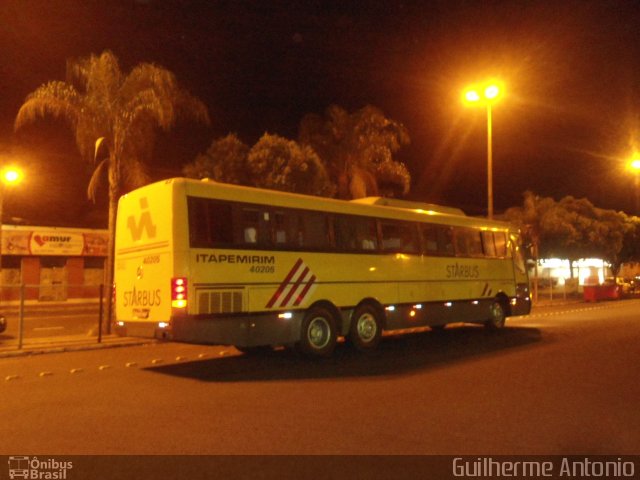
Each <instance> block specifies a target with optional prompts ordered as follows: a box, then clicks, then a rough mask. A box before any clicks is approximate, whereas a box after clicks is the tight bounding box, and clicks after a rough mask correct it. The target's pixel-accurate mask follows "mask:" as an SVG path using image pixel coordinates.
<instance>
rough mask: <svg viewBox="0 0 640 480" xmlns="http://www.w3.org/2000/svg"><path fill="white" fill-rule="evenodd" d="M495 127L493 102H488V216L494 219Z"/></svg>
mask: <svg viewBox="0 0 640 480" xmlns="http://www.w3.org/2000/svg"><path fill="white" fill-rule="evenodd" d="M492 131H493V125H492V122H491V102H487V216H488V217H489V219H490V220H491V219H493V142H492V136H493V132H492Z"/></svg>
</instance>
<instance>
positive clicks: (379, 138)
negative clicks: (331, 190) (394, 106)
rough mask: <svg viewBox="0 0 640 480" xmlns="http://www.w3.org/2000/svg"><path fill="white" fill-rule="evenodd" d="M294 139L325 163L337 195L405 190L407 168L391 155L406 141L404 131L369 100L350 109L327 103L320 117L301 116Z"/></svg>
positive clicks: (311, 115) (391, 193) (406, 186)
mask: <svg viewBox="0 0 640 480" xmlns="http://www.w3.org/2000/svg"><path fill="white" fill-rule="evenodd" d="M299 141H300V143H301V144H302V145H309V146H311V148H313V149H314V150H315V151H316V153H317V154H318V155H319V156H320V158H321V159H322V160H323V161H324V162H325V163H326V165H327V170H328V171H329V175H330V176H331V178H332V180H333V181H334V182H335V183H336V185H337V190H338V197H339V198H358V197H364V196H367V195H379V194H380V193H384V194H385V195H388V196H393V195H404V194H406V193H407V192H408V191H409V185H410V181H411V177H410V175H409V171H408V170H407V168H406V167H405V166H404V164H402V163H401V162H399V161H397V160H394V159H393V154H395V153H396V152H397V151H398V150H399V149H400V148H401V147H402V146H403V145H406V144H408V143H409V133H408V131H407V129H406V128H405V127H404V126H403V125H402V124H400V123H398V122H396V121H394V120H390V119H388V118H387V117H385V116H384V114H383V113H382V111H380V110H379V109H377V108H375V107H373V106H371V105H367V106H365V107H363V108H361V109H360V110H358V111H356V112H353V113H349V112H347V111H346V110H345V109H343V108H342V107H339V106H337V105H331V106H330V107H329V108H327V110H326V112H325V114H324V116H322V115H317V114H309V115H306V116H305V117H304V118H303V119H302V121H301V122H300V129H299Z"/></svg>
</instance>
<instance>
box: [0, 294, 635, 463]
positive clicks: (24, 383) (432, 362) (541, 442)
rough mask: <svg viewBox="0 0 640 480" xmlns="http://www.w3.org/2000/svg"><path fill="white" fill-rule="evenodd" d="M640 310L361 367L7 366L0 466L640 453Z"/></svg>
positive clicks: (431, 347) (522, 326)
mask: <svg viewBox="0 0 640 480" xmlns="http://www.w3.org/2000/svg"><path fill="white" fill-rule="evenodd" d="M639 307H640V301H638V300H631V301H624V302H612V303H604V304H597V305H594V306H586V307H585V306H584V305H580V306H573V307H566V308H565V309H561V310H558V309H555V310H547V312H548V313H547V314H536V315H532V316H529V317H522V318H519V319H509V322H508V327H507V328H506V329H504V330H502V331H499V332H496V333H490V332H486V331H485V330H484V329H482V328H480V327H475V326H472V327H469V326H454V327H452V328H448V329H446V330H445V331H443V332H430V331H424V332H419V333H409V334H405V335H396V336H389V337H386V338H385V339H384V341H383V343H382V344H381V348H380V349H379V350H378V351H376V352H375V353H374V354H372V355H368V356H362V355H359V354H356V353H354V352H351V351H350V350H348V349H347V348H346V346H344V345H340V346H339V348H338V350H337V352H336V354H335V356H334V357H333V358H332V359H329V360H324V361H309V360H306V359H303V358H300V357H298V356H296V355H295V354H294V353H291V352H289V351H285V350H283V351H276V352H273V353H271V354H268V355H264V356H261V357H251V356H246V355H242V354H240V353H238V352H237V351H235V349H233V348H232V347H219V346H198V345H184V344H156V345H147V346H142V347H127V348H115V349H107V350H99V351H86V352H69V353H64V354H48V355H39V356H33V357H19V358H4V359H0V392H1V395H0V398H1V399H2V406H1V408H0V432H1V433H2V434H1V435H0V454H13V455H15V454H20V455H29V454H49V455H69V454H376V455H378V454H418V455H424V454H430V455H435V454H454V455H486V454H491V455H498V454H558V455H567V454H611V455H625V454H627V455H628V454H636V455H637V454H640V410H639V409H638V399H639V398H640V382H638V378H640V347H639V343H640V314H639V313H638V311H639Z"/></svg>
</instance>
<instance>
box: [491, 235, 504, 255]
mask: <svg viewBox="0 0 640 480" xmlns="http://www.w3.org/2000/svg"><path fill="white" fill-rule="evenodd" d="M493 238H494V239H495V242H496V255H497V256H498V257H502V258H504V257H506V256H507V237H506V235H505V233H504V232H494V235H493Z"/></svg>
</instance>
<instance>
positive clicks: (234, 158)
mask: <svg viewBox="0 0 640 480" xmlns="http://www.w3.org/2000/svg"><path fill="white" fill-rule="evenodd" d="M248 154H249V147H248V146H247V145H245V144H244V143H242V141H241V140H240V139H239V138H238V136H237V135H235V134H233V133H230V134H229V135H227V136H226V137H222V138H219V139H217V140H214V141H213V142H211V146H210V147H209V148H208V149H207V151H206V153H204V154H200V155H198V156H197V157H196V159H195V160H194V161H193V163H190V164H188V165H185V167H184V169H183V172H184V174H185V175H186V176H187V177H189V178H210V179H212V180H216V181H218V182H224V183H234V184H237V185H250V179H249V171H248V169H247V155H248Z"/></svg>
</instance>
